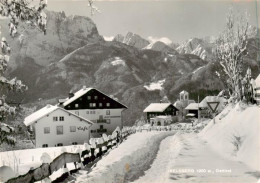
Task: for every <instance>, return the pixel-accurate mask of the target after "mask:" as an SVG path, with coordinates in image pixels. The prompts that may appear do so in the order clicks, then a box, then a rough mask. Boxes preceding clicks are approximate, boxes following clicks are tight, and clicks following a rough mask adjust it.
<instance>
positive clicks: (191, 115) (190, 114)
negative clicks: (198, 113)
mask: <svg viewBox="0 0 260 183" xmlns="http://www.w3.org/2000/svg"><path fill="white" fill-rule="evenodd" d="M186 116H190V117H193V116H195V114H193V113H189V114H187V115H186Z"/></svg>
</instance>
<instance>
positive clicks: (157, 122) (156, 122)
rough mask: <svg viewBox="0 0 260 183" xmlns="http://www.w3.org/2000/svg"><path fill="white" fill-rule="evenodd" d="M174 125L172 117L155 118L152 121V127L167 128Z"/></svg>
mask: <svg viewBox="0 0 260 183" xmlns="http://www.w3.org/2000/svg"><path fill="white" fill-rule="evenodd" d="M171 123H172V116H155V117H154V118H151V119H150V124H151V125H152V126H166V125H170V124H171Z"/></svg>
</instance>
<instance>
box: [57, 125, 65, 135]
mask: <svg viewBox="0 0 260 183" xmlns="http://www.w3.org/2000/svg"><path fill="white" fill-rule="evenodd" d="M56 130H57V135H62V134H63V126H57V127H56Z"/></svg>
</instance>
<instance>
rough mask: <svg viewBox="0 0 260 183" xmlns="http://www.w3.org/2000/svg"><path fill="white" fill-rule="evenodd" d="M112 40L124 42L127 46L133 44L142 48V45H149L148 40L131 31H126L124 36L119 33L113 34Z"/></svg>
mask: <svg viewBox="0 0 260 183" xmlns="http://www.w3.org/2000/svg"><path fill="white" fill-rule="evenodd" d="M113 41H118V42H121V43H125V44H127V45H129V46H134V47H136V48H138V49H142V48H144V47H146V46H147V45H149V44H150V43H149V41H147V40H146V39H144V38H142V37H141V36H139V35H138V34H134V33H132V32H128V33H127V34H126V36H122V35H121V34H118V35H116V36H115V38H114V39H113Z"/></svg>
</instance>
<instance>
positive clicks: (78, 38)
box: [0, 12, 259, 125]
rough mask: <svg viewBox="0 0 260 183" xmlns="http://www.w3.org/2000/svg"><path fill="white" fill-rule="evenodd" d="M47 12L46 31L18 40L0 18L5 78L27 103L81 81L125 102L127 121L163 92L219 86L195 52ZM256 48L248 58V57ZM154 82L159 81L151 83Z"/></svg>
mask: <svg viewBox="0 0 260 183" xmlns="http://www.w3.org/2000/svg"><path fill="white" fill-rule="evenodd" d="M47 14H48V19H49V21H48V29H47V35H43V33H41V32H39V31H37V30H26V31H23V36H24V38H23V39H21V40H19V39H18V38H17V39H11V38H10V37H8V30H7V26H6V23H7V21H1V22H0V25H2V33H3V35H7V36H6V37H7V39H8V41H9V42H10V43H11V46H12V55H11V58H12V62H13V63H15V64H13V65H15V67H12V69H10V71H9V77H18V78H19V79H21V80H22V81H23V82H24V83H25V84H26V85H27V86H28V87H29V90H28V91H27V92H26V93H24V94H22V95H15V96H13V99H14V100H18V101H21V100H23V101H24V102H29V103H32V102H36V101H38V99H39V98H41V99H42V100H41V102H39V103H38V104H35V103H34V104H35V105H40V104H41V105H42V104H44V101H50V100H52V101H53V103H51V104H55V102H56V99H57V98H63V97H66V96H67V94H68V92H69V91H70V90H73V91H76V90H78V89H79V88H81V87H82V86H83V85H86V86H88V87H96V88H97V89H100V90H101V91H103V92H105V93H107V94H108V95H113V96H114V97H116V98H118V99H119V100H120V101H121V102H122V103H124V104H126V105H127V106H128V107H129V111H131V112H130V113H126V115H125V116H124V118H125V119H124V121H125V122H126V124H129V125H131V124H132V123H133V122H134V121H135V119H137V118H139V117H140V116H141V115H142V110H140V109H143V108H145V107H146V106H147V105H148V104H149V103H151V102H159V101H160V100H161V99H162V98H163V97H165V96H167V98H168V99H169V101H171V102H174V101H175V100H176V99H177V97H178V95H179V92H180V91H182V90H187V91H189V92H190V93H191V95H190V96H191V98H192V96H194V97H196V98H197V93H198V91H199V90H203V93H204V94H205V95H206V94H207V93H208V92H212V91H218V90H220V89H221V87H222V85H221V84H220V82H219V81H218V79H217V78H216V77H215V76H214V73H215V70H216V69H218V67H217V66H216V65H217V64H215V65H214V64H213V62H207V61H205V60H202V59H201V58H200V57H199V56H197V55H193V54H177V53H176V54H175V52H176V51H175V50H174V49H172V48H170V47H169V46H167V45H165V44H164V43H160V42H155V43H153V44H150V47H149V49H148V48H147V49H142V48H144V47H147V46H148V45H149V42H148V41H147V40H145V39H143V38H141V37H140V36H138V35H136V34H133V33H128V34H127V36H126V37H124V36H122V35H121V36H120V35H118V36H116V37H115V40H114V41H104V39H103V37H102V36H100V35H99V34H98V31H97V28H96V26H95V24H94V23H93V21H92V20H91V19H89V18H87V17H80V16H70V17H66V16H65V14H64V13H55V12H47ZM165 50H166V51H165ZM169 51H171V52H173V54H169ZM255 52H256V51H253V52H252V54H250V56H252V58H250V60H249V61H248V62H250V63H252V62H253V60H254V58H253V56H255V55H256V54H255ZM254 68H255V70H253V69H254ZM253 69H252V71H253V73H257V72H258V71H259V68H258V67H257V66H256V67H253ZM158 81H164V82H163V83H162V82H161V83H159V84H160V87H157V88H156V87H154V86H155V85H156V84H157V83H158ZM202 81H203V82H202ZM144 86H148V88H151V87H152V88H153V90H147V89H146V88H145V87H144ZM156 86H157V85H156ZM162 91H163V92H162ZM201 97H202V96H201ZM48 103H49V102H48Z"/></svg>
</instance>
